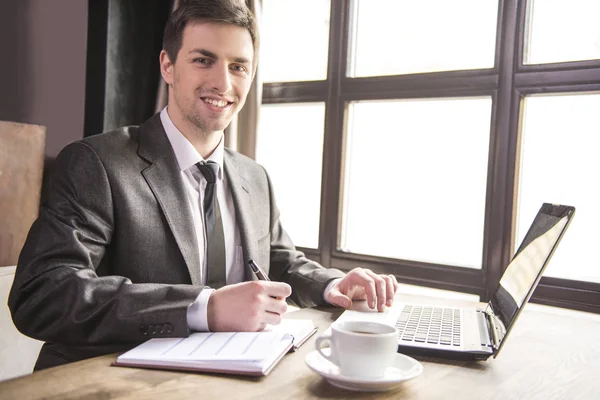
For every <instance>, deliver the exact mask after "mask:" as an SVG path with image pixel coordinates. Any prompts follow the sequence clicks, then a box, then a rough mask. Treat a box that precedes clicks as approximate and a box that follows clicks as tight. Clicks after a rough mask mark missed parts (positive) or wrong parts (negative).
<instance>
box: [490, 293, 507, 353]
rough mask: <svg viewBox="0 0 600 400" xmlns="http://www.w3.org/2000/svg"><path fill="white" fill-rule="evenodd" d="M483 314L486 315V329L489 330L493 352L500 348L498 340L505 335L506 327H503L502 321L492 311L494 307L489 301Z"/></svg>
mask: <svg viewBox="0 0 600 400" xmlns="http://www.w3.org/2000/svg"><path fill="white" fill-rule="evenodd" d="M485 315H486V316H487V321H488V330H489V332H490V338H491V339H492V348H493V349H494V353H495V352H496V351H498V349H499V348H500V341H502V339H503V338H504V335H506V328H505V327H504V323H503V322H502V321H501V320H500V318H498V316H496V314H495V313H494V307H493V306H492V303H491V302H489V303H488V304H487V307H486V308H485Z"/></svg>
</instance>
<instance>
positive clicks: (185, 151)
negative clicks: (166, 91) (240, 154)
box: [160, 107, 225, 180]
mask: <svg viewBox="0 0 600 400" xmlns="http://www.w3.org/2000/svg"><path fill="white" fill-rule="evenodd" d="M160 120H161V122H162V125H163V127H164V128H165V133H166V134H167V138H168V139H169V142H171V147H173V151H174V152H175V158H177V163H178V164H179V170H180V171H181V172H183V171H185V170H187V169H189V168H190V167H193V166H194V165H196V164H197V163H198V162H200V161H214V162H215V163H217V164H218V165H219V177H218V179H219V180H222V179H223V153H224V152H225V150H224V147H225V143H224V140H223V137H224V136H221V141H220V142H219V144H218V145H217V148H216V149H215V151H213V152H212V154H211V155H210V156H209V157H208V160H204V158H202V156H201V155H200V153H198V151H197V150H196V148H195V147H194V146H193V145H192V144H191V143H190V141H189V140H188V139H187V138H186V137H185V136H183V133H181V131H180V130H179V129H177V127H176V126H175V124H174V123H173V121H171V118H170V117H169V113H168V112H167V107H165V108H163V109H162V111H161V112H160Z"/></svg>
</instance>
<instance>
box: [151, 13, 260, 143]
mask: <svg viewBox="0 0 600 400" xmlns="http://www.w3.org/2000/svg"><path fill="white" fill-rule="evenodd" d="M253 50H254V47H253V45H252V38H251V37H250V33H249V32H248V30H247V29H245V28H241V27H239V26H235V25H227V24H218V23H213V22H198V23H191V24H188V25H187V26H186V28H185V30H184V31H183V37H182V43H181V49H180V50H179V53H178V54H177V60H176V62H175V64H172V63H171V61H170V60H169V57H168V55H167V54H166V53H165V52H164V51H163V52H162V53H161V57H160V61H161V73H162V75H163V78H164V79H165V81H166V82H167V84H169V86H170V91H169V115H170V116H171V118H172V119H173V120H174V121H175V120H179V121H184V122H185V123H191V124H193V125H194V126H196V127H198V128H199V129H200V131H201V132H202V133H203V134H205V135H208V134H210V133H212V132H216V131H223V130H224V129H225V128H226V127H227V126H228V125H229V123H230V122H231V119H232V118H233V117H234V116H235V115H236V114H237V113H238V112H239V111H240V109H241V108H242V106H243V105H244V102H245V101H246V96H247V94H248V91H249V90H250V84H251V83H252V77H253V74H252V72H253V71H252V61H253V55H254V53H253Z"/></svg>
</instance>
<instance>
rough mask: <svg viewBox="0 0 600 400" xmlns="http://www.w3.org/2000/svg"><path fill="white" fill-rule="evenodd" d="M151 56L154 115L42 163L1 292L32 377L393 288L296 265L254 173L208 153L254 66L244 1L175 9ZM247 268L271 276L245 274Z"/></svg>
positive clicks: (234, 158)
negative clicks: (162, 103) (164, 97)
mask: <svg viewBox="0 0 600 400" xmlns="http://www.w3.org/2000/svg"><path fill="white" fill-rule="evenodd" d="M163 48H164V50H163V51H162V52H161V54H160V68H161V73H162V76H163V78H164V80H165V81H166V82H167V84H168V86H169V100H168V106H167V108H165V109H164V110H163V111H162V112H161V113H159V114H157V115H155V116H153V117H152V118H150V119H149V120H148V121H146V122H145V123H144V124H142V125H141V126H139V127H126V128H121V129H118V130H116V131H113V132H109V133H105V134H101V135H96V136H93V137H90V138H87V139H84V140H82V141H79V142H76V143H73V144H71V145H69V146H67V147H66V148H65V149H64V150H63V151H62V152H61V154H60V155H59V156H58V158H57V161H56V167H55V174H54V176H53V179H52V181H51V185H50V187H49V190H48V191H49V196H48V199H47V200H46V201H45V202H44V204H43V205H42V207H41V210H40V216H39V218H38V219H37V221H36V222H35V223H34V224H33V226H32V228H31V231H30V233H29V236H28V238H27V241H26V243H25V246H24V247H23V250H22V253H21V256H20V258H19V263H18V268H17V272H16V275H15V282H14V284H13V288H12V290H11V294H10V298H9V307H10V309H11V312H12V316H13V320H14V322H15V325H16V326H17V328H18V329H19V330H20V331H21V332H23V333H24V334H26V335H29V336H31V337H34V338H37V339H40V340H44V341H45V342H46V343H45V344H44V346H43V348H42V350H41V352H40V356H39V358H38V362H37V364H36V369H42V368H47V367H50V366H54V365H60V364H64V363H67V362H71V361H76V360H81V359H85V358H89V357H93V356H97V355H101V354H106V353H110V352H118V351H123V350H125V349H128V348H131V347H133V346H134V345H136V344H138V343H140V342H142V341H145V340H147V339H149V338H151V337H177V336H188V335H189V334H190V331H192V330H200V331H202V330H212V331H256V330H261V329H263V328H264V327H265V325H266V324H277V323H279V322H280V320H281V318H282V315H283V314H284V313H285V311H286V307H287V306H286V298H288V297H289V298H290V299H291V300H292V301H294V302H295V303H296V304H298V305H300V306H313V305H318V304H327V303H330V304H334V305H339V306H342V307H350V306H351V304H352V300H354V299H367V301H368V303H369V304H370V306H371V307H372V308H377V309H378V310H380V311H381V310H383V308H384V307H385V305H386V304H387V305H390V304H391V301H392V298H393V295H394V293H395V291H396V289H397V283H396V281H395V278H394V277H392V276H380V275H376V274H374V273H373V272H371V271H369V270H363V269H355V270H353V271H351V272H350V273H348V274H347V275H344V274H343V273H342V272H340V271H338V270H334V269H325V268H323V267H321V266H320V265H318V264H317V263H314V262H312V261H309V260H307V259H306V258H305V257H304V255H303V254H302V253H300V252H298V251H296V249H295V248H294V246H293V244H292V242H291V241H290V239H289V237H288V236H287V234H286V233H285V231H284V230H283V228H282V226H281V223H280V221H279V212H278V210H277V207H276V204H275V200H274V197H273V189H272V187H271V183H270V181H269V178H268V175H267V174H266V172H265V171H264V169H263V168H262V167H261V166H259V165H258V164H256V163H255V162H254V161H252V160H250V159H248V158H246V157H244V156H242V155H240V154H237V153H235V152H233V151H230V150H228V149H225V148H224V147H223V130H224V129H225V128H226V127H227V125H228V124H229V123H230V121H231V119H232V118H233V117H234V116H235V115H236V114H237V113H238V112H239V110H240V109H241V108H242V106H243V105H244V102H245V100H246V95H247V94H248V90H249V88H250V83H251V82H252V79H253V77H254V74H255V71H256V64H257V57H256V54H257V51H258V35H257V31H256V25H255V22H254V19H253V17H252V15H251V13H250V12H249V10H248V9H247V8H246V6H245V5H243V2H241V1H240V2H237V1H234V0H228V1H223V0H207V1H196V2H193V1H189V2H185V3H184V4H183V5H182V6H181V7H180V8H179V9H178V10H177V11H176V12H174V13H173V15H172V16H171V17H170V19H169V21H168V23H167V27H166V29H165V35H164V41H163ZM207 169H210V170H211V171H213V172H207ZM205 174H207V175H205ZM214 194H216V198H215V197H213V196H214ZM207 199H208V200H207ZM211 199H212V200H211ZM215 205H216V206H215ZM219 232H220V233H219ZM215 238H216V239H215ZM251 259H252V260H255V261H256V262H257V264H258V265H259V266H262V267H263V268H264V270H265V272H266V273H267V274H268V276H269V277H270V278H271V279H272V281H258V280H256V277H255V275H254V274H253V273H252V272H251V270H250V268H248V262H249V260H251ZM219 274H220V275H219ZM214 276H220V278H219V279H220V281H219V280H218V279H217V280H215V281H214V282H220V283H217V284H214V285H212V284H209V282H211V281H212V280H213V277H214ZM208 286H212V287H208Z"/></svg>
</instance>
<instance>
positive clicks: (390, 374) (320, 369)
mask: <svg viewBox="0 0 600 400" xmlns="http://www.w3.org/2000/svg"><path fill="white" fill-rule="evenodd" d="M325 351H327V349H325ZM304 361H305V362H306V365H308V367H309V368H310V369H312V370H313V371H315V372H316V373H317V374H319V375H321V376H322V377H323V378H325V379H326V380H327V382H329V383H330V384H332V385H333V386H337V387H339V388H342V389H348V390H355V391H359V392H384V391H387V390H392V389H394V388H396V387H397V386H399V385H400V384H401V383H402V382H404V381H407V380H409V379H412V378H415V377H417V376H419V375H420V374H421V372H423V366H422V365H421V363H420V362H418V361H417V360H415V359H414V358H410V357H408V356H405V355H404V354H399V353H398V354H396V358H395V359H394V363H393V365H392V366H391V367H388V369H387V370H386V371H385V375H384V376H382V377H380V378H362V377H356V376H352V377H351V376H345V375H342V373H341V372H340V369H339V367H338V366H337V365H335V364H333V363H332V362H330V361H329V360H327V359H325V358H324V357H323V356H322V355H321V354H319V352H318V351H317V350H313V351H311V352H310V353H308V355H307V356H306V358H305V359H304Z"/></svg>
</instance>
